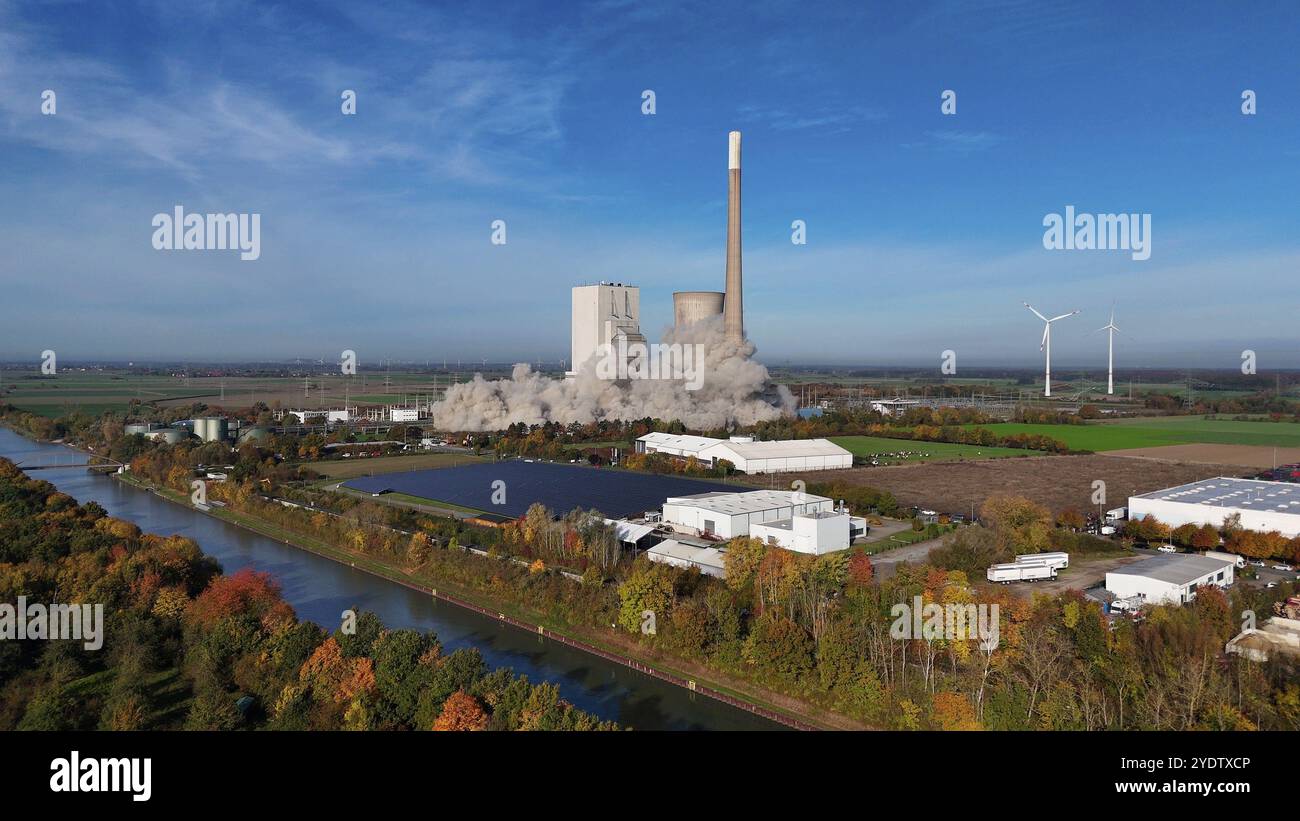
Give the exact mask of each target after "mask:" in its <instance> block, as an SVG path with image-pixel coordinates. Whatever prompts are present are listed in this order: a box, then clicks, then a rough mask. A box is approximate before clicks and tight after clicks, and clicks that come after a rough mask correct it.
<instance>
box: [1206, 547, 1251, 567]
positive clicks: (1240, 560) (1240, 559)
mask: <svg viewBox="0 0 1300 821" xmlns="http://www.w3.org/2000/svg"><path fill="white" fill-rule="evenodd" d="M1204 555H1205V557H1206V558H1207V559H1223V560H1224V561H1225V562H1232V563H1233V564H1234V565H1236V566H1237V567H1245V566H1246V557H1245V556H1238V555H1237V554H1236V553H1224V552H1223V551H1221V550H1207V551H1205V554H1204Z"/></svg>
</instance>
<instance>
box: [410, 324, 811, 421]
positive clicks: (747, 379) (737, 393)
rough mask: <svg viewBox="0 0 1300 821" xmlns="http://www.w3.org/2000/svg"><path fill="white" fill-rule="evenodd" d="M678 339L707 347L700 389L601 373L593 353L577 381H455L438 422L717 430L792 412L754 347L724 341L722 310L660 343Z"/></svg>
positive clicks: (528, 373) (436, 413) (786, 393)
mask: <svg viewBox="0 0 1300 821" xmlns="http://www.w3.org/2000/svg"><path fill="white" fill-rule="evenodd" d="M676 343H680V344H683V345H686V344H699V345H700V346H702V348H701V349H697V350H702V353H703V364H702V365H701V366H699V367H700V369H701V372H700V377H699V381H698V384H699V389H698V390H687V389H686V382H685V381H684V380H681V379H677V380H672V379H623V380H611V379H607V378H601V375H600V368H598V367H597V359H598V357H595V356H594V357H592V359H591V360H589V361H588V362H585V363H583V364H582V365H581V366H580V367H579V368H577V371H578V373H577V376H575V377H573V378H572V379H551V378H549V377H546V376H543V375H542V374H539V373H535V372H534V371H533V370H532V368H530V367H529V366H528V365H526V364H518V365H515V367H514V371H513V373H511V375H510V378H509V379H500V380H495V381H491V382H489V381H488V380H486V379H484V378H483V377H482V375H481V374H475V375H474V379H473V380H472V381H470V382H466V383H463V384H459V385H454V386H452V387H451V388H450V389H449V390H448V391H447V395H446V397H445V398H444V399H443V400H442V401H441V402H438V403H436V404H434V406H433V421H434V423H435V424H436V425H437V426H438V427H439V428H440V429H442V430H464V431H490V430H501V429H502V428H505V427H506V426H508V425H511V424H514V423H515V422H523V423H525V424H529V425H536V424H541V423H544V422H559V423H560V424H564V425H567V424H570V423H573V422H578V423H580V424H585V423H588V422H595V421H599V420H602V419H619V420H626V419H644V418H646V417H651V418H656V419H663V420H665V421H669V420H680V421H681V422H682V423H683V424H685V425H686V426H687V427H688V428H691V429H693V430H712V429H716V428H730V427H734V426H736V425H750V424H753V423H755V422H761V421H767V420H772V419H778V418H780V417H781V416H782V415H787V414H793V413H794V410H795V402H794V396H793V395H792V394H791V393H790V390H789V389H788V388H786V387H785V386H784V385H773V384H772V383H771V381H770V378H769V375H768V372H767V368H766V367H765V366H764V365H762V364H761V363H759V362H755V361H754V360H753V359H752V358H751V357H752V356H753V354H754V346H753V344H751V343H750V342H749V341H748V340H742V341H739V342H737V341H728V340H727V338H726V334H725V333H724V331H723V327H722V317H721V316H719V317H716V318H710V319H707V320H704V321H702V322H698V323H695V324H693V325H691V326H689V327H687V328H684V329H681V330H678V331H673V330H668V331H666V332H665V333H664V339H663V342H662V343H661V344H676Z"/></svg>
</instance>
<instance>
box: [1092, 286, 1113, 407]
mask: <svg viewBox="0 0 1300 821" xmlns="http://www.w3.org/2000/svg"><path fill="white" fill-rule="evenodd" d="M1118 330H1119V328H1117V327H1115V307H1114V306H1111V309H1110V322H1107V323H1106V324H1105V325H1104V326H1102V327H1100V328H1098V329H1097V331H1106V332H1107V333H1106V336H1107V337H1108V339H1109V344H1108V345H1107V350H1106V395H1107V396H1111V395H1113V394H1114V393H1115V332H1116V331H1118ZM1097 331H1094V332H1093V333H1096V332H1097Z"/></svg>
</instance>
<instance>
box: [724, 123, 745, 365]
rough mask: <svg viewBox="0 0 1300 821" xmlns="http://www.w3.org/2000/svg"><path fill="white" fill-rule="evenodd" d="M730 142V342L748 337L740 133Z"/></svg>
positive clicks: (726, 306) (726, 318)
mask: <svg viewBox="0 0 1300 821" xmlns="http://www.w3.org/2000/svg"><path fill="white" fill-rule="evenodd" d="M727 136H728V141H727V289H726V290H727V295H726V298H725V299H724V300H723V303H722V322H723V327H724V328H725V329H726V332H727V339H728V340H731V341H734V342H740V341H741V340H743V339H744V338H745V296H744V294H743V293H742V287H741V276H740V132H739V131H733V132H731V133H730V134H729V135H727Z"/></svg>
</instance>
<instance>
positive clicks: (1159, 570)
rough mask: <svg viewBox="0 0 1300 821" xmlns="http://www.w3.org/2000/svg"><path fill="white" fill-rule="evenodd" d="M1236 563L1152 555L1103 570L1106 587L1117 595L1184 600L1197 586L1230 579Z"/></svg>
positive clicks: (1153, 600)
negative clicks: (1119, 566) (1113, 568)
mask: <svg viewBox="0 0 1300 821" xmlns="http://www.w3.org/2000/svg"><path fill="white" fill-rule="evenodd" d="M1235 571H1236V567H1235V566H1234V565H1233V564H1232V563H1231V562H1227V561H1224V560H1222V559H1215V558H1210V557H1208V556H1191V555H1185V554H1174V555H1167V556H1152V557H1151V558H1149V559H1143V560H1142V561H1140V562H1135V563H1133V564H1130V565H1125V566H1124V567H1121V568H1119V569H1117V570H1112V571H1110V572H1108V573H1107V574H1106V589H1107V590H1109V591H1110V592H1111V593H1114V594H1115V596H1116V597H1117V598H1120V599H1129V598H1139V599H1141V600H1143V601H1144V602H1146V603H1147V604H1184V603H1186V602H1189V601H1191V600H1192V599H1193V598H1195V597H1196V591H1197V589H1198V588H1201V587H1204V586H1207V585H1214V586H1216V587H1227V586H1228V585H1230V584H1232V583H1233V574H1234V573H1235Z"/></svg>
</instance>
